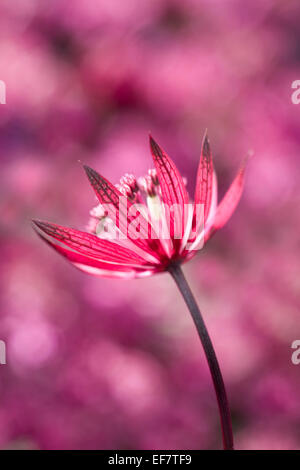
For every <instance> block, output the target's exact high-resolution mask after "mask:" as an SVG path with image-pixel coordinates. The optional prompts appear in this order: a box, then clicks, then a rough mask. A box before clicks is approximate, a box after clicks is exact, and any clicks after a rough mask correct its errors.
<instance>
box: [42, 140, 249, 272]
mask: <svg viewBox="0 0 300 470" xmlns="http://www.w3.org/2000/svg"><path fill="white" fill-rule="evenodd" d="M150 147H151V153H152V157H153V161H154V165H155V170H149V172H148V175H146V176H145V177H143V178H140V179H138V180H136V178H135V177H134V176H133V175H128V174H127V175H125V176H124V177H123V178H121V181H120V184H119V185H116V186H114V185H113V184H112V183H110V182H109V181H108V180H106V179H105V178H104V177H102V176H101V175H99V174H98V173H97V172H96V171H95V170H92V169H91V168H89V167H87V166H85V167H84V168H85V171H86V173H87V176H88V178H89V180H90V183H91V185H92V187H93V189H94V191H95V193H96V196H97V198H98V200H99V205H98V206H97V207H96V208H94V209H93V210H92V211H91V221H90V223H89V231H90V233H89V232H82V231H79V230H74V229H71V228H68V227H62V226H59V225H56V224H52V223H49V222H42V221H39V220H34V221H33V222H34V226H35V229H36V230H37V232H38V234H39V235H40V236H41V238H42V239H44V240H45V241H46V242H47V243H48V244H49V245H50V246H52V247H53V248H54V249H55V250H56V251H58V252H59V253H60V254H61V255H63V256H64V257H65V258H67V259H68V260H69V261H71V262H72V263H73V264H74V265H75V266H76V267H78V268H80V269H81V270H83V271H86V272H89V273H91V274H95V275H100V276H106V277H119V278H125V279H128V278H135V277H144V276H150V275H153V274H155V273H158V272H163V271H168V270H169V268H170V266H172V265H174V264H181V263H184V262H186V261H188V260H189V259H191V258H192V257H193V256H195V254H196V253H197V251H198V250H199V248H202V246H203V244H204V243H205V242H206V241H207V240H208V239H209V238H210V237H211V236H212V235H213V234H214V232H215V231H216V230H218V229H219V228H221V227H223V225H224V224H225V223H226V222H227V220H228V219H229V218H230V216H231V215H232V213H233V212H234V210H235V208H236V206H237V204H238V202H239V200H240V197H241V194H242V190H243V183H244V173H245V164H244V163H243V164H242V166H241V168H240V169H239V171H238V173H237V175H236V177H235V179H234V180H233V182H232V183H231V186H230V187H229V189H228V191H227V193H226V194H225V196H224V197H223V199H222V201H221V202H220V204H218V203H217V178H216V174H215V172H214V168H213V161H212V154H211V150H210V145H209V140H208V137H207V135H206V134H205V136H204V139H203V143H202V150H201V156H200V162H199V167H198V174H197V182H196V189H195V196H194V203H190V200H189V196H188V193H187V190H186V187H185V182H184V179H183V178H182V176H181V174H180V173H179V171H178V169H177V168H176V166H175V164H174V162H173V161H172V160H171V158H170V157H169V156H168V155H167V154H166V153H165V152H164V151H163V150H162V149H161V148H160V147H159V145H158V144H157V143H156V142H155V141H154V139H153V138H152V137H151V136H150Z"/></svg>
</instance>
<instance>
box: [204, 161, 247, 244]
mask: <svg viewBox="0 0 300 470" xmlns="http://www.w3.org/2000/svg"><path fill="white" fill-rule="evenodd" d="M246 163H247V159H245V160H244V161H243V163H242V165H241V167H240V169H239V171H238V172H237V175H236V177H235V178H234V180H233V182H232V183H231V185H230V187H229V189H228V190H227V192H226V194H225V196H224V197H223V199H222V201H221V202H220V204H219V205H218V207H217V210H216V214H215V218H214V221H213V224H212V227H211V229H210V231H209V233H208V234H207V236H206V239H208V238H210V237H211V236H212V235H213V233H214V232H215V231H216V230H218V229H220V228H222V227H223V226H224V225H225V224H226V222H227V221H228V220H229V219H230V217H231V215H232V214H233V212H234V211H235V209H236V207H237V205H238V203H239V200H240V199H241V196H242V193H243V188H244V179H245V169H246Z"/></svg>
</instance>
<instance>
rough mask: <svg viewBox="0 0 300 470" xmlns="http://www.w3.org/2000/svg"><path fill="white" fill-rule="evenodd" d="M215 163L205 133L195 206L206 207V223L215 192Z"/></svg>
mask: <svg viewBox="0 0 300 470" xmlns="http://www.w3.org/2000/svg"><path fill="white" fill-rule="evenodd" d="M213 174H214V168H213V161H212V154H211V149H210V145H209V140H208V136H207V133H206V132H205V134H204V137H203V141H202V148H201V155H200V161H199V166H198V173H197V181H196V189H195V204H203V206H204V221H206V220H207V217H208V214H209V210H210V204H211V200H212V190H213Z"/></svg>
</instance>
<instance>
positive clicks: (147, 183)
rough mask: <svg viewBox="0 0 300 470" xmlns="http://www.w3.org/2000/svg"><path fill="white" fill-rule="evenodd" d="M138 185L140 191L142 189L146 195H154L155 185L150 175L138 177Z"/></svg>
mask: <svg viewBox="0 0 300 470" xmlns="http://www.w3.org/2000/svg"><path fill="white" fill-rule="evenodd" d="M138 185H139V187H140V189H141V191H144V192H145V193H146V194H147V196H150V197H154V196H155V195H156V187H155V185H154V183H153V180H152V178H151V176H150V175H146V176H143V177H141V178H139V179H138Z"/></svg>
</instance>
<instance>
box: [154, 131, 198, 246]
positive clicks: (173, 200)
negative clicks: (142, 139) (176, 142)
mask: <svg viewBox="0 0 300 470" xmlns="http://www.w3.org/2000/svg"><path fill="white" fill-rule="evenodd" d="M150 148H151V153H152V157H153V160H154V164H155V168H156V171H157V176H158V180H159V184H160V188H161V192H162V199H163V202H164V204H165V205H167V206H168V207H169V209H170V235H171V238H172V239H174V238H177V239H178V238H182V237H183V236H184V232H185V224H186V219H187V214H185V211H186V209H187V208H186V207H185V205H186V204H188V202H189V198H188V193H187V191H186V187H185V184H184V182H183V179H182V176H181V174H180V172H179V171H178V169H177V167H176V166H175V164H174V162H173V161H172V160H171V158H170V157H169V156H168V155H167V154H166V153H165V152H164V151H163V150H162V149H161V148H160V146H159V145H158V144H157V143H156V142H155V140H154V139H153V138H152V137H151V135H150Z"/></svg>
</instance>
